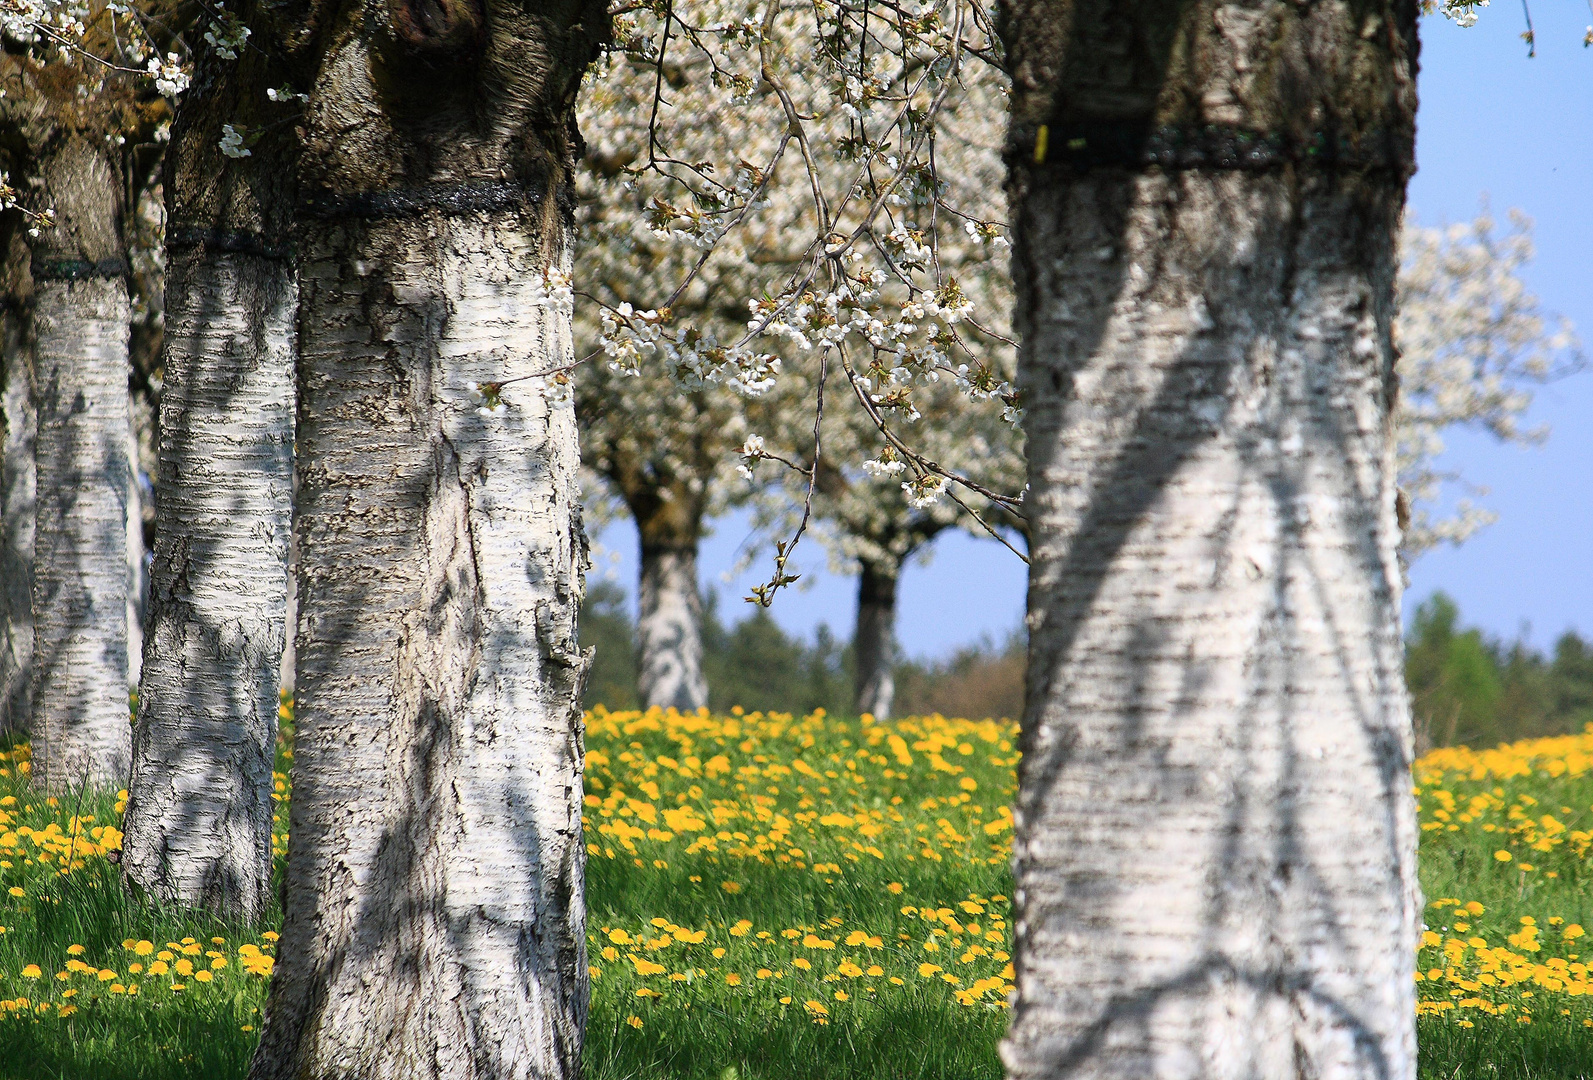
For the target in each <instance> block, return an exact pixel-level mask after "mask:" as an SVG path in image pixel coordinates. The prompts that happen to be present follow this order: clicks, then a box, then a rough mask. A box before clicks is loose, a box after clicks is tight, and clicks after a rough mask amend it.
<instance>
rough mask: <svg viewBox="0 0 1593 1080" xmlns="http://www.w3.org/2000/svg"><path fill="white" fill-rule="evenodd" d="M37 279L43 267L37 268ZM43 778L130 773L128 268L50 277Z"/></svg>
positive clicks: (41, 514)
mask: <svg viewBox="0 0 1593 1080" xmlns="http://www.w3.org/2000/svg"><path fill="white" fill-rule="evenodd" d="M36 277H37V275H36ZM35 288H36V295H35V301H34V333H35V342H36V345H35V350H36V351H35V371H36V376H37V391H38V398H37V407H38V436H37V444H36V446H37V461H38V474H37V475H38V480H37V484H38V488H37V516H36V531H35V534H34V544H35V550H36V564H35V574H34V583H33V610H34V650H33V662H34V673H33V730H34V734H35V738H34V744H33V754H34V776H35V777H36V778H37V780H38V781H39V782H41V783H43V785H44V786H45V788H46V790H49V791H52V792H63V791H67V790H70V789H74V788H76V787H79V786H81V785H82V784H84V783H88V784H91V785H106V786H111V787H120V786H121V785H122V784H124V783H126V782H127V774H128V760H129V754H130V750H131V738H130V736H131V728H130V725H129V723H128V703H127V505H128V492H127V486H128V479H129V476H130V472H129V464H128V459H127V450H128V431H129V424H130V420H129V417H128V396H127V341H128V324H129V320H130V318H131V309H130V307H129V305H128V300H127V287H126V284H125V283H124V282H123V280H122V279H121V278H120V277H115V278H106V277H98V276H89V277H84V278H81V279H78V280H60V279H54V278H44V279H43V280H37V281H36V285H35Z"/></svg>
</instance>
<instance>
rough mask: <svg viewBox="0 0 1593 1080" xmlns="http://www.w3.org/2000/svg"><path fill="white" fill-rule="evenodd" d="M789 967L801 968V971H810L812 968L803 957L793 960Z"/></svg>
mask: <svg viewBox="0 0 1593 1080" xmlns="http://www.w3.org/2000/svg"><path fill="white" fill-rule="evenodd" d="M791 966H792V967H794V968H801V969H802V970H803V971H811V970H812V968H813V965H812V964H810V963H808V961H807V957H805V956H799V957H797V958H796V959H795V960H793V961H791Z"/></svg>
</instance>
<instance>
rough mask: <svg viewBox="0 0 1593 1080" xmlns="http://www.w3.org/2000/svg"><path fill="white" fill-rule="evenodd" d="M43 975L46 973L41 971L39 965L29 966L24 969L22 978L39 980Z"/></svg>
mask: <svg viewBox="0 0 1593 1080" xmlns="http://www.w3.org/2000/svg"><path fill="white" fill-rule="evenodd" d="M43 974H44V972H43V971H42V970H40V968H39V965H38V964H29V965H27V966H26V967H24V968H23V969H22V977H23V978H24V979H37V978H38V977H39V976H40V975H43Z"/></svg>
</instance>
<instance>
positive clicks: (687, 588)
mask: <svg viewBox="0 0 1593 1080" xmlns="http://www.w3.org/2000/svg"><path fill="white" fill-rule="evenodd" d="M641 563H642V565H641V588H640V589H639V591H638V597H637V599H638V601H639V602H638V604H637V607H638V612H637V619H636V640H637V647H638V651H639V653H640V657H639V661H640V662H639V664H638V672H637V684H638V689H639V690H640V692H641V698H642V704H643V707H644V708H652V707H654V706H657V707H658V708H661V709H668V708H675V709H679V710H680V711H681V712H696V711H697V710H698V709H705V708H707V707H708V681H707V679H706V678H705V677H704V675H703V670H702V593H701V592H700V591H699V589H698V587H697V545H696V543H695V542H687V543H678V544H648V543H643V544H642V560H641Z"/></svg>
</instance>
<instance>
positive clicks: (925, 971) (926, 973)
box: [918, 964, 940, 979]
mask: <svg viewBox="0 0 1593 1080" xmlns="http://www.w3.org/2000/svg"><path fill="white" fill-rule="evenodd" d="M939 970H940V967H939V966H938V965H935V964H919V965H918V974H919V976H920V977H921V978H925V979H927V978H929V977H930V976H931V975H933V974H934V973H935V972H937V971H939Z"/></svg>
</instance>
